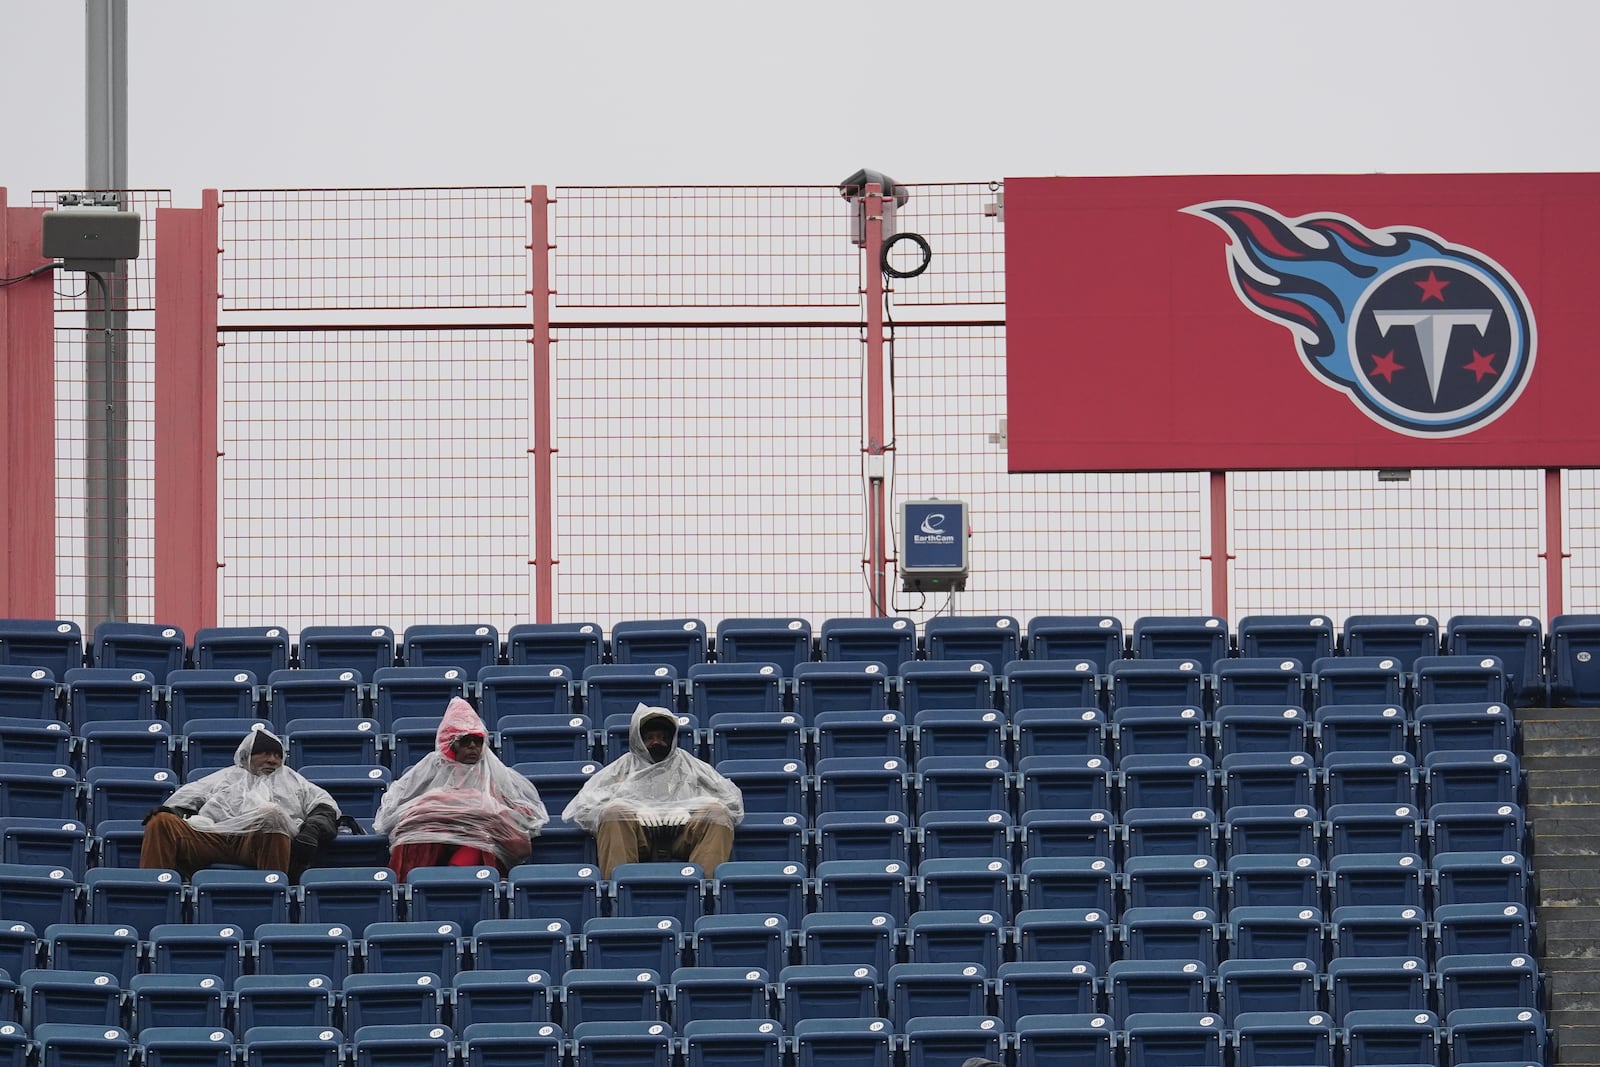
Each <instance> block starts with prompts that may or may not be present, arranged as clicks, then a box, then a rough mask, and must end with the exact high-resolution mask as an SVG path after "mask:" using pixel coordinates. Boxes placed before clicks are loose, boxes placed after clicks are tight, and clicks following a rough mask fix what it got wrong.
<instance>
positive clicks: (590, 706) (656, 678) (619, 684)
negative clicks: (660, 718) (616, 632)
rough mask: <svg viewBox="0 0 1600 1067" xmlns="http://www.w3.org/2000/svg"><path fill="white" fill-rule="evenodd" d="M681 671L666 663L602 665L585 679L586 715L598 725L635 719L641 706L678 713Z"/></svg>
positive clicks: (586, 672)
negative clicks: (618, 718) (621, 717)
mask: <svg viewBox="0 0 1600 1067" xmlns="http://www.w3.org/2000/svg"><path fill="white" fill-rule="evenodd" d="M678 676H679V675H678V669H677V668H676V667H673V666H671V665H669V664H665V663H602V664H599V665H597V666H594V667H585V668H584V670H583V675H582V679H583V681H582V692H583V709H584V713H585V714H586V715H588V716H589V718H591V719H593V720H594V721H595V722H601V723H603V722H605V721H606V720H607V719H609V718H610V717H611V716H613V715H630V716H631V715H632V714H633V709H634V708H635V707H637V706H638V705H640V704H648V705H649V706H651V707H654V708H666V709H668V710H669V711H676V710H677V707H678V698H677V693H678Z"/></svg>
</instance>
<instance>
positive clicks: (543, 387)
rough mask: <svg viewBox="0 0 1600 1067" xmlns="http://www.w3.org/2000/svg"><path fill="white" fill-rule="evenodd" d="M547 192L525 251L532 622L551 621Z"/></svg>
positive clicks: (534, 207) (536, 195) (539, 199)
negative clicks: (528, 268) (528, 262)
mask: <svg viewBox="0 0 1600 1067" xmlns="http://www.w3.org/2000/svg"><path fill="white" fill-rule="evenodd" d="M553 203H555V201H553V200H551V199H550V188H549V186H546V185H535V186H534V187H533V189H532V192H531V194H530V195H529V197H528V212H529V226H528V248H529V250H530V252H531V259H532V274H531V276H530V281H531V284H530V286H529V289H528V299H529V301H530V303H531V304H532V306H533V338H532V344H533V369H532V378H533V404H532V408H531V409H530V410H529V412H528V432H529V434H530V436H531V440H530V442H529V448H528V451H529V453H530V454H532V456H533V509H534V510H533V560H532V563H533V568H534V571H533V583H534V608H533V617H534V621H536V622H554V621H555V603H556V599H555V576H556V558H555V502H556V489H555V478H554V476H555V469H554V468H555V437H556V428H555V402H554V397H553V395H552V394H553V392H554V390H553V377H552V374H553V367H552V361H551V356H550V346H551V345H552V344H554V343H555V341H554V339H553V338H552V337H551V336H550V296H551V294H552V293H553V292H554V291H555V290H554V288H553V287H552V286H551V284H550V282H551V275H552V268H551V258H550V253H551V252H552V251H553V250H554V248H555V245H553V244H551V243H550V205H551V204H553Z"/></svg>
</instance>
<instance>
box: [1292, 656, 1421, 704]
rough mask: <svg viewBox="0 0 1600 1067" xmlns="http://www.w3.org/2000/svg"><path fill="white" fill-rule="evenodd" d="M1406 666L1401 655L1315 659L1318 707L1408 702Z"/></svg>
mask: <svg viewBox="0 0 1600 1067" xmlns="http://www.w3.org/2000/svg"><path fill="white" fill-rule="evenodd" d="M1405 670H1406V668H1405V666H1404V662H1403V661H1402V660H1401V659H1400V658H1399V657H1398V656H1360V655H1348V656H1327V657H1324V658H1322V659H1319V660H1314V661H1312V664H1311V677H1312V686H1313V689H1314V692H1315V695H1316V704H1317V707H1323V706H1325V705H1328V704H1401V705H1403V704H1404V703H1405V702H1406V695H1407V693H1406V685H1405Z"/></svg>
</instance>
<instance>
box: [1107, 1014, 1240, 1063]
mask: <svg viewBox="0 0 1600 1067" xmlns="http://www.w3.org/2000/svg"><path fill="white" fill-rule="evenodd" d="M1125 1033H1126V1037H1125V1041H1126V1047H1127V1067H1158V1065H1166V1064H1174V1063H1181V1064H1185V1065H1186V1067H1222V1039H1223V1033H1222V1019H1221V1017H1220V1016H1218V1015H1215V1014H1213V1013H1211V1012H1138V1013H1135V1014H1134V1015H1132V1016H1129V1018H1128V1019H1127V1020H1126V1023H1125Z"/></svg>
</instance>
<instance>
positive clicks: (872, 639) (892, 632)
mask: <svg viewBox="0 0 1600 1067" xmlns="http://www.w3.org/2000/svg"><path fill="white" fill-rule="evenodd" d="M818 638H819V644H820V650H821V652H822V659H823V660H824V661H825V662H828V663H848V662H858V663H865V662H870V661H876V662H878V663H881V664H883V665H884V666H885V667H886V668H887V669H888V670H889V671H891V672H893V671H896V670H899V668H900V664H902V663H904V662H906V661H907V660H911V659H915V658H916V656H917V624H916V622H915V621H913V620H911V619H908V618H905V617H903V616H894V617H881V618H862V619H857V618H846V617H840V618H832V619H824V620H823V621H822V628H821V629H820V630H819V631H818Z"/></svg>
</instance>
